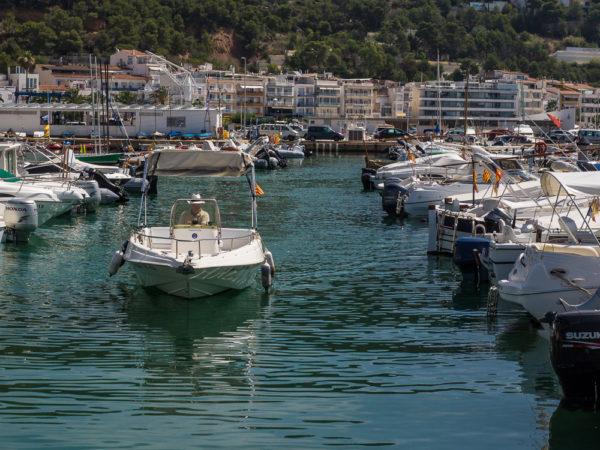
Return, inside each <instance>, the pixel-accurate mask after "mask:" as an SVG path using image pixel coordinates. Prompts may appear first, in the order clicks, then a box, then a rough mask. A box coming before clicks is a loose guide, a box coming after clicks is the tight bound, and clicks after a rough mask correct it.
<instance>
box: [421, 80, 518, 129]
mask: <svg viewBox="0 0 600 450" xmlns="http://www.w3.org/2000/svg"><path fill="white" fill-rule="evenodd" d="M465 86H466V82H464V81H461V82H450V81H441V82H439V83H438V82H429V83H424V84H418V85H416V86H415V88H413V90H412V94H413V95H412V104H411V109H412V117H413V118H418V120H419V124H420V125H421V126H423V127H424V128H434V127H435V126H436V124H437V123H438V117H441V120H442V124H441V128H442V129H448V128H454V127H456V126H463V125H464V121H465V95H466V89H465ZM438 98H439V101H438ZM468 98H469V102H468V108H467V117H468V122H469V125H475V126H480V127H501V128H506V127H509V126H511V124H513V125H514V124H515V123H516V122H517V121H518V120H519V114H518V113H519V109H518V102H519V86H518V84H517V83H516V82H515V81H510V80H508V81H505V80H494V81H492V82H486V83H479V82H474V81H470V82H469V85H468Z"/></svg>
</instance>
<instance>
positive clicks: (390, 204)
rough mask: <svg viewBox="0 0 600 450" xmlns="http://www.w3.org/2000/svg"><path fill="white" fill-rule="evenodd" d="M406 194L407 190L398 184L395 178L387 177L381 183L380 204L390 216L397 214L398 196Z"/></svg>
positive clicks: (398, 181) (398, 211)
mask: <svg viewBox="0 0 600 450" xmlns="http://www.w3.org/2000/svg"><path fill="white" fill-rule="evenodd" d="M407 194H408V190H407V189H406V188H405V187H404V186H402V185H400V180H398V179H397V178H388V179H387V180H385V181H384V183H383V192H382V193H381V206H382V208H383V210H384V211H385V212H386V213H388V214H389V215H390V216H397V215H398V214H399V213H400V212H401V210H399V209H398V198H400V197H402V196H405V195H407Z"/></svg>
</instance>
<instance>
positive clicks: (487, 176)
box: [481, 169, 492, 183]
mask: <svg viewBox="0 0 600 450" xmlns="http://www.w3.org/2000/svg"><path fill="white" fill-rule="evenodd" d="M491 177H492V174H491V173H489V172H488V171H487V169H483V176H482V177H481V179H482V180H483V182H484V183H489V181H490V178H491Z"/></svg>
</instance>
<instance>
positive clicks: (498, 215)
mask: <svg viewBox="0 0 600 450" xmlns="http://www.w3.org/2000/svg"><path fill="white" fill-rule="evenodd" d="M500 220H503V221H504V223H505V224H506V225H510V224H511V223H512V221H513V218H512V217H511V216H509V215H508V214H506V213H505V212H504V211H502V210H501V209H499V208H494V209H492V210H491V211H490V212H489V213H487V214H486V215H485V217H484V223H485V231H486V233H493V232H494V231H496V232H498V231H500V225H499V222H500Z"/></svg>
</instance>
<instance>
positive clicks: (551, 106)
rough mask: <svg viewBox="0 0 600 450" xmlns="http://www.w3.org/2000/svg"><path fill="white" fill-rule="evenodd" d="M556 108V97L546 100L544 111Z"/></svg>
mask: <svg viewBox="0 0 600 450" xmlns="http://www.w3.org/2000/svg"><path fill="white" fill-rule="evenodd" d="M557 109H558V102H557V101H556V99H554V98H551V99H550V100H548V103H546V112H552V111H556V110H557Z"/></svg>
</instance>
